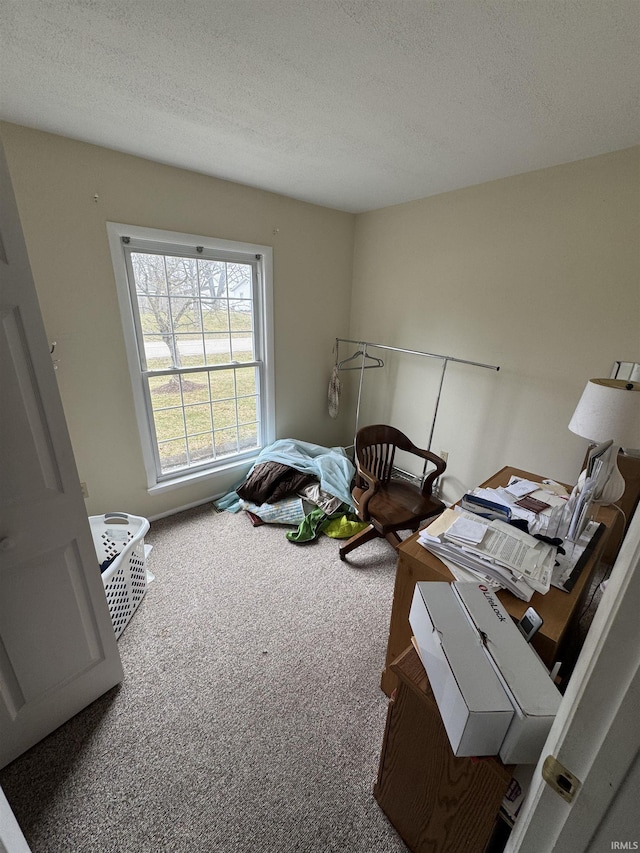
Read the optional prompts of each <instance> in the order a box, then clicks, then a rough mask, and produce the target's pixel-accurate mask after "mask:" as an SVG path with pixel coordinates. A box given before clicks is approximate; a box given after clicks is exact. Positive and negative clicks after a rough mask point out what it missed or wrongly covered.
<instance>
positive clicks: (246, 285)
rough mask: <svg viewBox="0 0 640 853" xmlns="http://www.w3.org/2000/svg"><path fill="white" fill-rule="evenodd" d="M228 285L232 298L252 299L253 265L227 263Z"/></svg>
mask: <svg viewBox="0 0 640 853" xmlns="http://www.w3.org/2000/svg"><path fill="white" fill-rule="evenodd" d="M227 287H228V289H229V297H230V298H231V297H233V298H234V299H251V298H252V296H253V292H252V291H253V287H252V267H251V266H250V265H249V264H227Z"/></svg>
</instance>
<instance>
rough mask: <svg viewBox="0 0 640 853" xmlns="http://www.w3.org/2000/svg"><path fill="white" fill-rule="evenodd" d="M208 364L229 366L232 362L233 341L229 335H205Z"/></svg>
mask: <svg viewBox="0 0 640 853" xmlns="http://www.w3.org/2000/svg"><path fill="white" fill-rule="evenodd" d="M205 341H206V348H207V364H228V363H229V362H230V361H231V340H230V339H229V335H228V334H220V335H216V334H212V333H206V334H205Z"/></svg>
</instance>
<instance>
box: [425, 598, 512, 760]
mask: <svg viewBox="0 0 640 853" xmlns="http://www.w3.org/2000/svg"><path fill="white" fill-rule="evenodd" d="M409 622H410V623H411V629H412V631H413V634H414V637H415V639H416V643H417V645H418V651H419V653H420V658H421V660H422V663H423V664H424V668H425V669H426V671H427V675H428V676H429V683H430V684H431V689H432V690H433V694H434V696H435V698H436V702H437V703H438V708H439V709H440V714H441V716H442V722H443V723H444V727H445V729H446V731H447V735H448V737H449V742H450V743H451V748H452V749H453V752H454V754H455V755H496V754H497V752H498V750H499V749H500V746H501V745H502V741H503V740H504V737H505V735H506V733H507V730H508V728H509V725H510V724H511V720H512V718H513V714H514V711H513V705H512V704H511V702H510V700H509V697H508V696H507V694H506V692H505V690H504V688H503V686H502V683H501V681H500V679H499V677H498V675H497V674H496V672H495V669H494V668H493V666H492V665H491V663H490V661H489V659H488V658H487V655H486V654H485V652H484V648H483V645H482V641H481V639H480V637H479V635H478V632H477V631H476V630H475V628H474V627H473V626H472V624H471V622H470V620H469V619H468V618H467V615H466V613H465V611H464V609H463V608H462V607H461V606H460V601H459V599H458V597H457V596H456V595H455V593H454V591H453V587H452V586H451V584H449V583H440V582H421V583H417V584H416V588H415V591H414V595H413V601H412V604H411V610H410V612H409Z"/></svg>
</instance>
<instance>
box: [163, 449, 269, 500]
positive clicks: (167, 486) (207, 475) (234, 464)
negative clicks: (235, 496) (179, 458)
mask: <svg viewBox="0 0 640 853" xmlns="http://www.w3.org/2000/svg"><path fill="white" fill-rule="evenodd" d="M257 456H258V452H257V451H256V453H255V454H254V455H252V456H249V457H245V458H244V459H235V460H233V461H229V462H228V463H226V464H221V465H217V466H216V467H215V468H207V469H206V470H204V471H194V472H191V473H184V474H180V475H178V476H176V477H172V478H171V479H170V480H162V481H161V482H160V483H154V484H153V485H151V486H149V487H148V489H147V493H148V494H150V495H159V494H162V493H163V492H169V491H171V490H172V489H181V488H184V487H185V486H193V485H195V484H197V483H201V482H203V481H206V480H214V479H215V478H216V477H220V475H224V474H233V473H235V472H237V476H238V479H240V478H241V477H243V476H245V475H246V474H247V473H248V471H249V468H251V466H252V465H253V463H254V462H255V460H256V457H257ZM226 491H229V490H228V489H227V490H226Z"/></svg>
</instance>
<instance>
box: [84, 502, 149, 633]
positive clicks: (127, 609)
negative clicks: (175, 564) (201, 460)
mask: <svg viewBox="0 0 640 853" xmlns="http://www.w3.org/2000/svg"><path fill="white" fill-rule="evenodd" d="M89 525H90V527H91V533H92V535H93V544H94V546H95V549H96V554H97V556H98V563H99V564H100V565H101V566H102V564H103V563H104V562H105V561H106V560H109V559H112V558H114V559H113V562H112V563H111V564H110V565H109V566H108V568H106V569H105V570H104V571H103V572H102V583H103V584H104V591H105V594H106V596H107V603H108V605H109V613H110V614H111V622H112V623H113V630H114V631H115V634H116V639H118V637H119V636H120V634H122V632H123V631H124V629H125V627H126V625H127V623H128V622H129V620H130V619H131V617H132V616H133V614H134V613H135V611H136V609H137V608H138V605H139V604H140V602H141V601H142V599H143V598H144V594H145V592H146V591H147V571H146V569H145V560H146V558H147V556H148V554H149V552H150V551H151V546H150V545H147V546H145V544H144V536H145V534H146V533H147V531H148V530H149V522H148V521H147V519H146V518H141V517H139V516H137V515H128V514H127V513H126V512H111V513H107V514H106V515H92V516H89Z"/></svg>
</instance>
